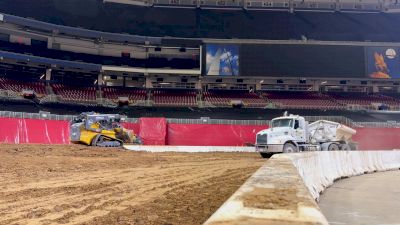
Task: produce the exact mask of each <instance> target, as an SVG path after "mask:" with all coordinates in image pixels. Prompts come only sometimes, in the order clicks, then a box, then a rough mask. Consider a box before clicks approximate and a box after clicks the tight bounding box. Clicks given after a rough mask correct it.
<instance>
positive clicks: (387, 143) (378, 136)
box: [353, 128, 400, 150]
mask: <svg viewBox="0 0 400 225" xmlns="http://www.w3.org/2000/svg"><path fill="white" fill-rule="evenodd" d="M356 130H357V134H356V135H355V136H354V137H353V140H354V141H356V142H358V148H359V149H361V150H388V149H400V128H356Z"/></svg>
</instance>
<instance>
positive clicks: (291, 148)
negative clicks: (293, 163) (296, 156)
mask: <svg viewBox="0 0 400 225" xmlns="http://www.w3.org/2000/svg"><path fill="white" fill-rule="evenodd" d="M298 151H299V149H298V148H297V147H296V146H294V145H293V144H292V143H286V144H285V145H283V153H295V152H298Z"/></svg>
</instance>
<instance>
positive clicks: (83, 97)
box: [51, 84, 96, 102]
mask: <svg viewBox="0 0 400 225" xmlns="http://www.w3.org/2000/svg"><path fill="white" fill-rule="evenodd" d="M51 87H52V88H53V91H54V93H55V94H56V95H59V96H60V97H61V98H62V99H63V100H72V101H79V102H85V101H95V100H96V87H78V86H69V85H64V84H52V85H51Z"/></svg>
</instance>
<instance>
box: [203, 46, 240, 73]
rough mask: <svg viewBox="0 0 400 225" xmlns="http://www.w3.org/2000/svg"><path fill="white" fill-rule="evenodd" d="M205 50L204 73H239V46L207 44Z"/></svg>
mask: <svg viewBox="0 0 400 225" xmlns="http://www.w3.org/2000/svg"><path fill="white" fill-rule="evenodd" d="M206 52H207V56H206V75H213V76H238V75H239V46H237V45H220V44H208V45H207V47H206Z"/></svg>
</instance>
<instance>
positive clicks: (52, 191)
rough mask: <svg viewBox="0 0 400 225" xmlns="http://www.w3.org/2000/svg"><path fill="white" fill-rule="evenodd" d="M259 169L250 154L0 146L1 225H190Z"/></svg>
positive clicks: (254, 156)
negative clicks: (188, 211)
mask: <svg viewBox="0 0 400 225" xmlns="http://www.w3.org/2000/svg"><path fill="white" fill-rule="evenodd" d="M15 149H17V150H15ZM263 162H264V160H262V159H260V158H259V156H258V155H257V154H249V153H199V154H197V153H191V154H185V153H142V152H140V153H137V152H127V151H120V150H116V149H106V150H105V149H101V148H89V147H82V146H79V145H72V146H47V145H29V146H25V147H24V146H18V147H16V146H15V145H2V146H0V178H4V181H5V182H1V183H0V224H7V225H8V224H133V223H134V224H196V223H200V222H199V221H200V220H205V219H207V217H208V216H210V215H211V214H212V212H213V210H215V209H216V208H218V207H219V205H220V204H222V203H223V202H224V201H225V200H226V198H228V197H229V196H230V195H231V194H232V193H233V192H234V191H235V190H236V189H237V188H238V187H239V186H240V185H241V184H242V183H243V181H244V180H245V179H246V178H247V177H249V176H250V175H251V174H252V173H253V172H254V171H255V170H256V169H257V168H258V167H259V166H260V165H261V164H262V163H263ZM193 200H195V201H198V203H196V207H193V206H190V205H189V203H191V204H192V205H193ZM179 203H183V205H179ZM182 207H183V208H182ZM185 207H189V208H190V209H191V213H189V216H183V215H182V214H184V213H183V212H185V210H186V209H185ZM152 209H157V210H158V211H159V212H158V213H156V214H155V212H154V211H153V210H152ZM132 210H137V212H140V213H139V215H136V214H135V213H133V214H132ZM190 215H191V216H190ZM135 221H136V222H135ZM166 221H169V222H166ZM184 221H186V223H185V222H184ZM196 221H197V222H196Z"/></svg>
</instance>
